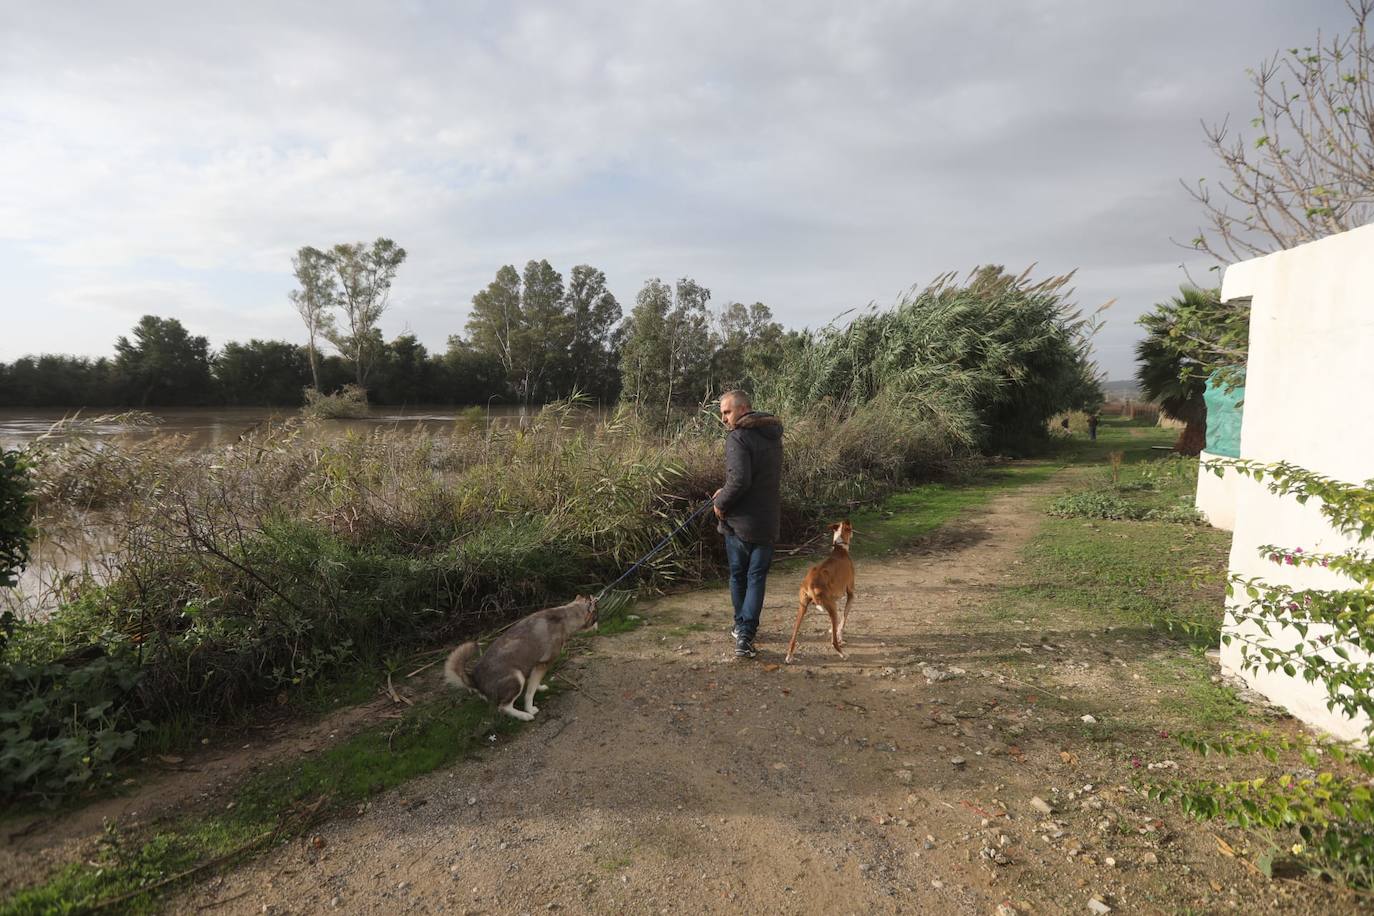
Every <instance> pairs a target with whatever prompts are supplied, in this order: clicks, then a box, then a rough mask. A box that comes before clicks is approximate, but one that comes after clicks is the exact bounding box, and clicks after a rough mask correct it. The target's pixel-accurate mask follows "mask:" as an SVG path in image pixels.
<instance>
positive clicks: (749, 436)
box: [716, 411, 782, 544]
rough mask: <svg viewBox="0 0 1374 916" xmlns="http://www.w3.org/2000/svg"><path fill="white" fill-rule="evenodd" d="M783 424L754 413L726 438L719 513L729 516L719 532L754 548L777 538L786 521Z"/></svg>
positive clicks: (756, 412)
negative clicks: (782, 522)
mask: <svg viewBox="0 0 1374 916" xmlns="http://www.w3.org/2000/svg"><path fill="white" fill-rule="evenodd" d="M781 485H782V421H781V420H779V419H778V418H777V417H775V416H773V415H772V414H768V413H760V412H758V411H751V412H750V413H747V414H745V415H744V416H742V417H740V418H739V420H738V421H736V423H735V428H734V429H732V430H731V431H730V434H729V435H728V436H727V437H726V438H725V486H723V487H721V490H720V495H719V496H717V497H716V508H718V509H720V510H721V511H722V512H724V513H725V518H724V519H722V520H721V522H720V525H719V528H720V531H721V533H722V534H733V535H734V536H735V537H737V538H739V539H740V540H742V541H748V542H749V543H751V544H772V543H774V542H776V541H777V539H778V529H779V524H780V521H781V517H782V494H781Z"/></svg>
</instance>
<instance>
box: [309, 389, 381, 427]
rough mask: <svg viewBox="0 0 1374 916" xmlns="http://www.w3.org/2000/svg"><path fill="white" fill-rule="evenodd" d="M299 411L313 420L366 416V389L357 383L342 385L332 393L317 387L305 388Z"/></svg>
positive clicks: (349, 418)
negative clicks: (303, 403) (303, 404)
mask: <svg viewBox="0 0 1374 916" xmlns="http://www.w3.org/2000/svg"><path fill="white" fill-rule="evenodd" d="M301 413H302V414H304V415H305V416H307V417H310V418H312V419H315V420H351V419H354V418H357V417H365V416H367V391H366V390H365V389H363V388H361V387H359V386H357V385H344V386H343V387H342V388H340V389H339V390H338V391H336V392H334V393H333V394H325V393H324V392H323V391H320V390H319V389H317V388H307V389H305V406H304V407H302V408H301Z"/></svg>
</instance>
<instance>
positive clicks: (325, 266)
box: [290, 245, 339, 391]
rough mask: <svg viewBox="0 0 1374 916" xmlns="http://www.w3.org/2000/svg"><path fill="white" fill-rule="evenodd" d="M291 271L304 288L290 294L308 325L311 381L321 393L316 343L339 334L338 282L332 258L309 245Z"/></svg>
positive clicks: (304, 248)
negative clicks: (336, 319) (336, 312)
mask: <svg viewBox="0 0 1374 916" xmlns="http://www.w3.org/2000/svg"><path fill="white" fill-rule="evenodd" d="M291 271H292V273H294V274H295V276H296V282H297V283H298V284H300V288H299V289H293V290H292V291H291V293H290V297H291V304H292V305H294V306H295V307H296V313H297V314H298V315H300V316H301V321H303V322H305V330H306V334H307V337H306V353H307V354H308V355H309V358H310V380H311V382H312V384H313V385H314V387H315V390H317V391H318V390H319V388H320V367H319V359H318V355H317V354H318V352H319V350H318V345H317V343H316V341H318V340H319V339H320V338H321V337H324V336H326V335H327V334H329V333H331V332H333V331H334V330H335V328H334V314H333V310H334V307H335V305H336V304H337V300H338V292H339V287H338V281H337V280H336V279H335V274H334V268H333V265H332V264H331V263H330V260H329V255H327V254H325V253H324V252H323V251H320V250H319V249H318V248H312V247H310V246H309V245H306V246H304V247H303V248H301V249H300V250H299V251H297V252H296V255H295V257H293V258H292V259H291Z"/></svg>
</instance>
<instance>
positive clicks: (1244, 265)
mask: <svg viewBox="0 0 1374 916" xmlns="http://www.w3.org/2000/svg"><path fill="white" fill-rule="evenodd" d="M1221 295H1222V299H1223V300H1227V299H1237V298H1241V297H1245V296H1249V297H1251V315H1250V357H1249V362H1248V363H1247V365H1246V374H1245V415H1244V419H1243V421H1242V425H1241V437H1240V453H1241V457H1243V458H1250V459H1254V460H1256V461H1263V462H1270V461H1280V460H1287V461H1290V462H1292V463H1294V464H1297V465H1299V466H1301V467H1304V468H1307V469H1308V470H1312V471H1316V472H1319V473H1321V474H1325V475H1327V476H1329V477H1334V478H1336V479H1339V480H1345V481H1350V482H1356V483H1357V482H1361V481H1365V480H1368V479H1370V478H1374V407H1371V405H1374V225H1372V226H1365V227H1363V228H1360V229H1354V230H1351V231H1349V232H1344V233H1341V234H1340V235H1335V236H1331V237H1328V238H1325V239H1321V240H1319V241H1316V242H1310V243H1308V244H1306V245H1302V246H1300V247H1298V248H1293V249H1289V250H1288V251H1280V252H1276V253H1274V254H1271V255H1266V256H1265V257H1262V258H1254V259H1252V260H1249V261H1244V262H1241V263H1239V264H1234V265H1232V266H1231V267H1229V268H1228V269H1227V271H1226V276H1225V279H1224V280H1223V282H1222V291H1221ZM1213 479H1214V480H1215V478H1213ZM1234 491H1235V505H1236V513H1235V528H1234V531H1235V534H1234V537H1233V540H1232V543H1231V571H1232V572H1233V573H1239V574H1240V575H1242V576H1262V577H1264V578H1265V579H1266V580H1268V581H1271V582H1280V583H1287V584H1291V585H1294V586H1298V587H1303V588H1346V587H1350V585H1351V584H1352V583H1351V581H1350V580H1349V579H1347V578H1345V577H1343V576H1339V575H1337V574H1335V573H1332V572H1330V571H1328V570H1324V569H1320V568H1316V569H1308V568H1298V567H1290V566H1283V567H1279V566H1276V565H1275V564H1273V563H1271V562H1269V561H1268V560H1267V559H1264V558H1263V557H1261V556H1260V554H1259V550H1258V548H1259V547H1260V546H1261V545H1264V544H1274V545H1277V546H1280V547H1301V548H1303V550H1304V551H1305V552H1308V553H1312V552H1338V551H1341V550H1345V549H1347V548H1349V547H1351V546H1354V541H1353V540H1352V539H1349V538H1346V537H1343V536H1342V535H1340V534H1338V533H1337V532H1335V531H1333V530H1332V529H1331V528H1330V526H1329V525H1327V523H1326V521H1325V519H1323V518H1322V516H1321V515H1320V513H1319V511H1318V509H1317V505H1316V503H1315V502H1309V503H1308V505H1307V506H1300V505H1298V504H1297V502H1295V501H1294V500H1293V499H1292V498H1291V497H1290V498H1280V497H1277V496H1274V495H1272V494H1270V493H1269V492H1268V490H1267V489H1265V488H1264V486H1263V485H1262V484H1258V483H1256V482H1254V481H1253V480H1249V479H1240V480H1237V481H1235V483H1234ZM1201 494H1202V491H1201V488H1199V500H1201ZM1227 628H1228V631H1229V632H1232V633H1235V634H1237V635H1246V636H1250V637H1256V638H1261V639H1262V638H1263V637H1262V635H1261V634H1259V633H1258V632H1256V631H1254V630H1253V629H1252V628H1248V627H1237V626H1235V624H1234V621H1231V620H1230V619H1229V618H1228V623H1227ZM1279 640H1282V637H1280V638H1279ZM1279 640H1276V644H1283V643H1282V642H1280V641H1279ZM1287 644H1291V641H1289V642H1288V643H1287ZM1351 657H1352V658H1358V657H1359V656H1358V655H1356V654H1355V653H1354V652H1352V655H1351ZM1222 665H1223V667H1225V668H1228V669H1230V670H1231V671H1233V672H1234V673H1237V674H1239V675H1241V676H1242V677H1244V678H1245V679H1246V680H1247V681H1248V682H1249V683H1250V685H1251V686H1252V687H1254V688H1255V689H1256V690H1258V691H1260V692H1261V693H1263V694H1265V695H1266V696H1268V697H1269V698H1270V699H1271V700H1273V701H1274V702H1276V703H1279V704H1281V705H1283V706H1285V707H1287V708H1288V709H1289V710H1290V711H1291V712H1293V714H1294V715H1297V716H1298V717H1300V718H1302V719H1304V720H1306V721H1307V722H1310V723H1312V724H1314V725H1316V726H1318V727H1320V728H1323V729H1325V730H1327V731H1330V732H1332V733H1334V734H1336V735H1338V736H1341V737H1347V738H1354V737H1358V736H1359V735H1360V734H1361V733H1362V732H1363V726H1364V722H1362V721H1360V722H1352V721H1350V720H1348V719H1346V718H1344V717H1343V716H1340V715H1338V714H1336V713H1332V712H1330V711H1328V710H1327V708H1326V700H1325V690H1324V688H1322V687H1320V686H1318V685H1310V684H1307V683H1306V682H1304V681H1302V680H1301V678H1300V677H1299V678H1290V677H1287V676H1286V675H1284V674H1282V673H1279V674H1251V673H1245V672H1242V671H1240V670H1239V667H1240V647H1239V645H1237V644H1236V643H1235V642H1233V643H1232V644H1231V645H1230V646H1223V647H1222Z"/></svg>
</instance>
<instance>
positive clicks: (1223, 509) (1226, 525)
mask: <svg viewBox="0 0 1374 916" xmlns="http://www.w3.org/2000/svg"><path fill="white" fill-rule="evenodd" d="M1241 422H1242V423H1244V421H1243V420H1242V421H1241ZM1216 457H1217V456H1216V455H1213V454H1212V453H1211V452H1208V451H1203V452H1202V454H1201V455H1199V456H1198V460H1200V461H1201V462H1203V463H1204V464H1205V463H1206V462H1207V460H1208V459H1209V458H1216ZM1239 479H1240V475H1239V474H1237V473H1236V472H1235V471H1233V470H1231V469H1230V468H1227V469H1226V470H1225V471H1224V472H1222V475H1221V476H1220V477H1218V476H1217V475H1216V474H1214V473H1212V472H1211V471H1207V470H1203V471H1200V472H1199V473H1198V475H1197V499H1196V500H1195V502H1194V505H1196V506H1197V509H1198V511H1199V512H1201V513H1202V515H1203V517H1204V518H1206V519H1207V524H1209V525H1211V526H1212V527H1213V528H1220V529H1222V530H1223V531H1235V530H1236V481H1237V480H1239Z"/></svg>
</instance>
